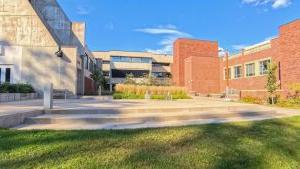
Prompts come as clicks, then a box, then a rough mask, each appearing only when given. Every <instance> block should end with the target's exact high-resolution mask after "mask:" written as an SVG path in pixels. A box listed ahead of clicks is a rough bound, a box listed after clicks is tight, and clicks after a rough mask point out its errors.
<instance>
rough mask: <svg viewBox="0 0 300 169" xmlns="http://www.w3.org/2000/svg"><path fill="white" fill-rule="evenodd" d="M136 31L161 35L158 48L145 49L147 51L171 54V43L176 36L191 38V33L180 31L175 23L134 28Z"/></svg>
mask: <svg viewBox="0 0 300 169" xmlns="http://www.w3.org/2000/svg"><path fill="white" fill-rule="evenodd" d="M135 31H136V32H142V33H146V34H150V35H156V36H161V37H162V39H161V41H160V42H158V45H160V46H161V48H160V49H146V51H148V52H152V53H158V54H171V53H172V52H173V43H174V41H175V40H176V39H178V38H191V37H193V36H192V35H191V34H189V33H186V32H182V31H180V30H178V29H177V27H176V26H175V25H164V26H162V25H160V26H156V27H153V28H142V29H136V30H135Z"/></svg>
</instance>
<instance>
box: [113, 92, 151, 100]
mask: <svg viewBox="0 0 300 169" xmlns="http://www.w3.org/2000/svg"><path fill="white" fill-rule="evenodd" d="M144 97H145V96H144V95H136V94H131V93H120V92H116V93H114V94H113V99H115V100H121V99H144Z"/></svg>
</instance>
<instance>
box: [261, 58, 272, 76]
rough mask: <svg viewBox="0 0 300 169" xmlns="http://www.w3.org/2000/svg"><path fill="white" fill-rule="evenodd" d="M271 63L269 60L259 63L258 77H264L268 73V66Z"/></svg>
mask: <svg viewBox="0 0 300 169" xmlns="http://www.w3.org/2000/svg"><path fill="white" fill-rule="evenodd" d="M270 63H271V61H270V60H265V61H261V62H259V64H260V66H259V70H260V75H265V74H267V72H268V65H269V64H270Z"/></svg>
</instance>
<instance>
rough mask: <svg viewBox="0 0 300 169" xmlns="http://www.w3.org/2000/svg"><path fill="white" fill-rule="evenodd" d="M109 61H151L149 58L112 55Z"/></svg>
mask: <svg viewBox="0 0 300 169" xmlns="http://www.w3.org/2000/svg"><path fill="white" fill-rule="evenodd" d="M111 61H112V62H126V63H151V58H142V57H127V56H112V57H111Z"/></svg>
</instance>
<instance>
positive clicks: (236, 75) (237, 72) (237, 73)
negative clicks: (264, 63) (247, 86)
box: [234, 66, 242, 79]
mask: <svg viewBox="0 0 300 169" xmlns="http://www.w3.org/2000/svg"><path fill="white" fill-rule="evenodd" d="M241 77H242V66H236V67H234V78H235V79H238V78H241Z"/></svg>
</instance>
